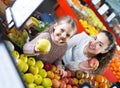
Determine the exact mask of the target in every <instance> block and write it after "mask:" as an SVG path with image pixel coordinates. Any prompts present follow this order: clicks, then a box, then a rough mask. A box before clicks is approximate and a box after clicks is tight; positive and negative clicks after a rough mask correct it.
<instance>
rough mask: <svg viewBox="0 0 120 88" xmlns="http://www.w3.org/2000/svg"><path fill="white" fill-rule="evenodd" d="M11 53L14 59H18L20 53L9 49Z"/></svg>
mask: <svg viewBox="0 0 120 88" xmlns="http://www.w3.org/2000/svg"><path fill="white" fill-rule="evenodd" d="M11 54H12V56H13V57H14V58H15V59H19V56H20V54H19V53H18V51H16V50H13V51H11Z"/></svg>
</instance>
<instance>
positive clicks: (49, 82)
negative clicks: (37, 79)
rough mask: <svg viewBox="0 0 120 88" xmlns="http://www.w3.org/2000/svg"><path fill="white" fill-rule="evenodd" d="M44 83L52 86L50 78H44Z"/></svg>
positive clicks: (46, 85)
mask: <svg viewBox="0 0 120 88" xmlns="http://www.w3.org/2000/svg"><path fill="white" fill-rule="evenodd" d="M42 85H43V86H44V87H45V88H46V87H51V86H52V81H51V79H50V78H43V81H42Z"/></svg>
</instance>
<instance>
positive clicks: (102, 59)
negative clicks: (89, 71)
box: [94, 30, 116, 74]
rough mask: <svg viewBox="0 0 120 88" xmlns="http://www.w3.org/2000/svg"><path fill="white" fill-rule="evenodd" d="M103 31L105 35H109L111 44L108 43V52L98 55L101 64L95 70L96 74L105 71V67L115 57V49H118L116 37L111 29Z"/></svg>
mask: <svg viewBox="0 0 120 88" xmlns="http://www.w3.org/2000/svg"><path fill="white" fill-rule="evenodd" d="M101 32H102V33H105V35H106V36H107V37H108V40H109V44H108V48H107V49H106V50H108V52H106V53H104V54H102V53H100V54H98V55H97V56H96V58H97V59H98V61H99V66H98V69H97V70H95V71H94V73H96V74H100V73H102V72H103V71H104V68H105V67H106V66H107V65H108V63H109V61H110V60H111V59H112V58H113V56H114V53H115V50H116V44H115V37H114V35H113V34H112V33H111V32H109V31H106V30H104V31H101Z"/></svg>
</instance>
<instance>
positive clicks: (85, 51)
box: [83, 45, 94, 58]
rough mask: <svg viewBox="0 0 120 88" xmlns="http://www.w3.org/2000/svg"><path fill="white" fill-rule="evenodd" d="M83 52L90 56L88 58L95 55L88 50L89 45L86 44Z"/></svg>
mask: <svg viewBox="0 0 120 88" xmlns="http://www.w3.org/2000/svg"><path fill="white" fill-rule="evenodd" d="M83 53H84V55H85V56H86V57H88V58H91V57H93V56H94V54H91V53H90V52H88V50H87V45H86V46H85V48H84V51H83Z"/></svg>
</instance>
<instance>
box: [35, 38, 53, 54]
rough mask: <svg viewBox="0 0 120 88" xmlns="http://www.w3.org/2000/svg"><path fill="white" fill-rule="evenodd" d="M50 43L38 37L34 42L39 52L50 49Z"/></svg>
mask: <svg viewBox="0 0 120 88" xmlns="http://www.w3.org/2000/svg"><path fill="white" fill-rule="evenodd" d="M50 48H51V43H50V41H49V40H47V39H39V40H38V41H37V42H36V45H35V50H38V51H39V52H40V53H47V52H49V51H50Z"/></svg>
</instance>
